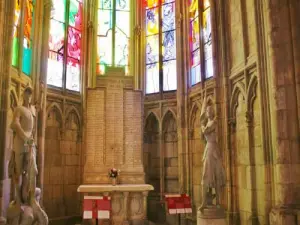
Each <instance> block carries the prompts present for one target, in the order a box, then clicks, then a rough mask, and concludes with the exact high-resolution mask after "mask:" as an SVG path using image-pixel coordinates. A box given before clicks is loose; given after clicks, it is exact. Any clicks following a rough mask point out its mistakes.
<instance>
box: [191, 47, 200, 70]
mask: <svg viewBox="0 0 300 225" xmlns="http://www.w3.org/2000/svg"><path fill="white" fill-rule="evenodd" d="M198 64H200V49H197V50H196V51H194V52H192V64H191V65H192V66H196V65H198Z"/></svg>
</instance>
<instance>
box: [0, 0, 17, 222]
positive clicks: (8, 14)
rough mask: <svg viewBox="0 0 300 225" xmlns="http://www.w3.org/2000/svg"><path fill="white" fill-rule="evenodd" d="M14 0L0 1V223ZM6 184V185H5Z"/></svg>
mask: <svg viewBox="0 0 300 225" xmlns="http://www.w3.org/2000/svg"><path fill="white" fill-rule="evenodd" d="M14 5H15V1H1V2H0V21H1V22H0V28H1V30H2V31H3V32H2V33H1V35H0V46H2V47H1V48H0V62H1V63H0V82H1V83H0V91H1V97H0V124H1V126H0V134H1V135H0V149H1V151H0V168H1V169H0V171H1V172H0V224H4V223H5V219H4V217H5V215H4V212H5V211H6V205H4V199H3V197H4V195H5V193H6V192H8V190H7V187H8V186H9V185H5V184H6V183H7V182H9V179H8V177H7V163H6V160H7V159H6V157H5V153H6V151H5V149H6V148H7V135H6V134H7V131H8V124H7V111H8V108H9V102H10V68H11V55H12V35H13V23H14V20H13V18H14ZM5 186H6V187H5Z"/></svg>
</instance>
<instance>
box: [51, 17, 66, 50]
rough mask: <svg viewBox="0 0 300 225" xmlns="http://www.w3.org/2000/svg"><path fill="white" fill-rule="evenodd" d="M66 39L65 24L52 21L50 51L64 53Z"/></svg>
mask: <svg viewBox="0 0 300 225" xmlns="http://www.w3.org/2000/svg"><path fill="white" fill-rule="evenodd" d="M64 39H65V24H63V23H60V22H58V21H56V20H51V21H50V37H49V49H50V50H52V51H55V52H60V53H63V46H64Z"/></svg>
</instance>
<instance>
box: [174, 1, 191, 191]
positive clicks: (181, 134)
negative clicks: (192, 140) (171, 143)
mask: <svg viewBox="0 0 300 225" xmlns="http://www.w3.org/2000/svg"><path fill="white" fill-rule="evenodd" d="M175 4H176V6H175V7H176V8H175V13H176V14H175V15H176V16H175V21H176V52H177V53H176V65H177V92H176V94H177V95H176V97H177V118H176V121H177V137H178V141H177V146H178V148H177V150H178V183H179V190H178V191H179V192H180V193H183V192H184V193H186V191H187V190H186V186H187V180H186V179H188V175H187V171H186V166H187V165H186V158H187V135H188V134H187V129H186V127H187V126H186V125H187V118H186V113H185V112H186V111H187V110H186V106H187V105H186V101H187V98H186V97H187V94H186V91H187V86H186V79H185V78H186V73H185V72H186V71H185V69H184V68H185V63H184V62H185V57H184V54H183V51H184V48H183V46H184V45H183V41H184V39H183V37H185V36H186V35H187V34H185V31H186V30H185V29H184V26H183V23H182V21H183V16H182V15H183V13H182V12H183V11H184V10H183V8H184V7H183V4H182V1H178V0H177V1H175Z"/></svg>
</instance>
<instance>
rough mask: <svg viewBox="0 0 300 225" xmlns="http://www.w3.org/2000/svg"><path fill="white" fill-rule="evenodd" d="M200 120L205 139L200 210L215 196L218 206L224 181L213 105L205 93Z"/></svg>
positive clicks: (210, 202) (209, 203)
mask: <svg viewBox="0 0 300 225" xmlns="http://www.w3.org/2000/svg"><path fill="white" fill-rule="evenodd" d="M200 122H201V130H202V133H203V135H204V137H205V140H206V147H205V151H204V154H203V159H202V160H203V174H202V183H201V184H202V204H201V206H200V207H199V209H200V210H203V209H204V208H205V207H206V206H207V205H212V200H213V198H214V197H215V198H216V205H217V207H219V205H220V194H221V190H222V187H223V186H224V185H225V183H226V180H225V170H224V168H223V166H222V158H221V154H220V150H219V148H218V145H217V139H216V138H217V135H216V127H217V121H216V119H215V115H214V109H213V106H207V102H206V94H205V97H204V100H203V105H202V110H201V115H200ZM212 188H214V189H215V196H213V195H212Z"/></svg>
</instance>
